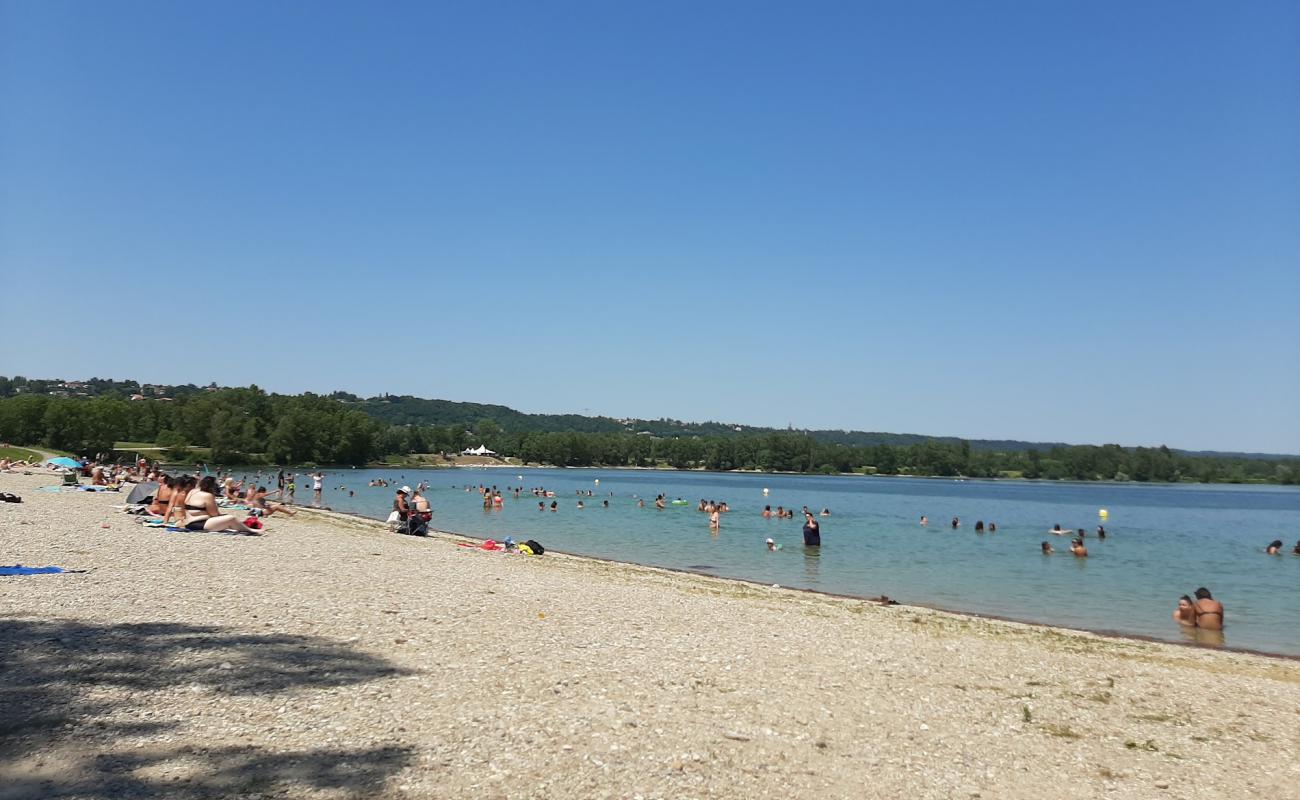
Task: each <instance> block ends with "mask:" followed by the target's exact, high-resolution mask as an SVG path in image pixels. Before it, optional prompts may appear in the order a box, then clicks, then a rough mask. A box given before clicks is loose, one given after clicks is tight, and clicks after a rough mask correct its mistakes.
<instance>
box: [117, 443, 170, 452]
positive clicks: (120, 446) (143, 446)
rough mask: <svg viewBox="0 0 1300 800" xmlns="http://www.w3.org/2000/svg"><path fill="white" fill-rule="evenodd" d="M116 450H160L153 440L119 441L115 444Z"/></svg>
mask: <svg viewBox="0 0 1300 800" xmlns="http://www.w3.org/2000/svg"><path fill="white" fill-rule="evenodd" d="M113 449H114V450H158V449H160V448H159V447H158V445H156V444H154V443H153V442H118V443H117V444H115V445H113Z"/></svg>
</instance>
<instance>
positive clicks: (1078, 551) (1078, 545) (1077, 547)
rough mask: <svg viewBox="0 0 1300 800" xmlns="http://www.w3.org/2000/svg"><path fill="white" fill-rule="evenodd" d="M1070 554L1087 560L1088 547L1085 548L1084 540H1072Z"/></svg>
mask: <svg viewBox="0 0 1300 800" xmlns="http://www.w3.org/2000/svg"><path fill="white" fill-rule="evenodd" d="M1070 552H1071V553H1074V554H1075V555H1076V556H1078V557H1079V558H1087V557H1088V548H1086V547H1084V546H1083V540H1082V539H1071V540H1070Z"/></svg>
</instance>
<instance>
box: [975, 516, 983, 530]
mask: <svg viewBox="0 0 1300 800" xmlns="http://www.w3.org/2000/svg"><path fill="white" fill-rule="evenodd" d="M975 532H976V533H983V532H984V520H982V519H979V520H975Z"/></svg>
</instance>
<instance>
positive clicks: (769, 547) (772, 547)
mask: <svg viewBox="0 0 1300 800" xmlns="http://www.w3.org/2000/svg"><path fill="white" fill-rule="evenodd" d="M780 549H781V545H779V544H777V543H776V542H775V541H773V540H771V539H768V540H767V551H768V552H769V553H775V552H776V551H777V550H780Z"/></svg>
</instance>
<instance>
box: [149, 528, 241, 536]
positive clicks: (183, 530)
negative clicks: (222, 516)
mask: <svg viewBox="0 0 1300 800" xmlns="http://www.w3.org/2000/svg"><path fill="white" fill-rule="evenodd" d="M149 527H151V528H153V527H157V526H154V525H150V526H149ZM163 530H165V531H167V532H168V533H211V534H216V535H217V536H235V535H237V534H238V531H192V530H190V529H189V528H178V527H176V526H175V525H168V526H167V527H166V528H164V529H163Z"/></svg>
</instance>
